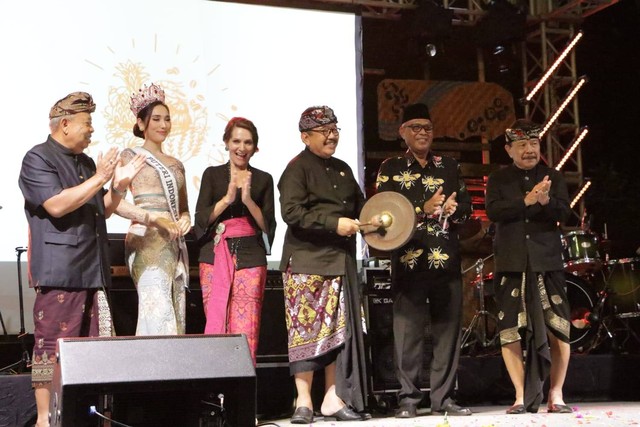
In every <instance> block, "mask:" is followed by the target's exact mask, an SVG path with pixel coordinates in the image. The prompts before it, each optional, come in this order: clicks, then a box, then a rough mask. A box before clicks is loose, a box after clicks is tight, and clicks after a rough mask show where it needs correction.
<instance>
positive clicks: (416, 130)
mask: <svg viewBox="0 0 640 427" xmlns="http://www.w3.org/2000/svg"><path fill="white" fill-rule="evenodd" d="M405 127H407V128H409V129H411V132H413V133H420V131H421V130H424V131H425V132H427V133H429V132H433V124H431V123H428V124H426V125H407V126H405Z"/></svg>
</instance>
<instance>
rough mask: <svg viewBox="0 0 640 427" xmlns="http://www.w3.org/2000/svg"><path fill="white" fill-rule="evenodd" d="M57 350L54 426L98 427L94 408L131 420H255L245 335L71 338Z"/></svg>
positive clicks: (148, 423)
mask: <svg viewBox="0 0 640 427" xmlns="http://www.w3.org/2000/svg"><path fill="white" fill-rule="evenodd" d="M56 356H57V359H58V363H57V365H56V367H55V370H54V376H53V383H52V390H51V402H50V407H49V410H50V413H49V417H50V425H51V426H52V427H54V426H95V425H97V423H98V421H99V418H98V416H97V415H94V414H92V411H93V408H94V407H95V408H96V409H97V410H98V411H99V412H102V411H104V412H106V413H109V414H110V418H111V419H113V420H114V421H117V422H120V423H124V424H126V425H135V426H169V425H171V426H202V425H206V426H209V425H218V424H215V423H220V424H219V425H223V424H222V421H224V422H226V424H224V425H231V426H249V425H255V415H256V373H255V369H254V367H253V362H252V360H251V355H250V353H249V346H248V344H247V340H246V338H245V337H244V336H243V335H179V336H148V337H105V338H64V339H59V340H58V343H57V346H56ZM110 400H111V401H112V402H113V404H112V405H110V404H109V403H108V402H109V401H110Z"/></svg>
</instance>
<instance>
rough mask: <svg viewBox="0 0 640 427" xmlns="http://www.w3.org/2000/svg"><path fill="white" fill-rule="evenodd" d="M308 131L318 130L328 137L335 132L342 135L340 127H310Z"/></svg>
mask: <svg viewBox="0 0 640 427" xmlns="http://www.w3.org/2000/svg"><path fill="white" fill-rule="evenodd" d="M307 132H318V133H321V134H322V135H323V136H324V137H325V138H328V137H329V135H331V134H332V133H335V134H336V135H340V128H329V129H309V130H308V131H307Z"/></svg>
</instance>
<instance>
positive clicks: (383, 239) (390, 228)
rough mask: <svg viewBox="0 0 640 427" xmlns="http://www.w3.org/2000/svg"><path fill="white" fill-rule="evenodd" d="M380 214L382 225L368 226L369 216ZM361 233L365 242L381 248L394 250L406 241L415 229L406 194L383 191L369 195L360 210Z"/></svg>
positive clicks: (412, 212)
mask: <svg viewBox="0 0 640 427" xmlns="http://www.w3.org/2000/svg"><path fill="white" fill-rule="evenodd" d="M376 215H380V221H381V222H382V225H381V226H379V227H376V226H374V225H371V222H370V221H371V218H373V217H374V216H376ZM360 222H361V224H360V232H361V233H362V237H363V238H364V240H365V242H367V244H368V245H369V246H371V247H372V248H375V249H378V250H381V251H393V250H395V249H398V248H399V247H401V246H402V245H404V244H405V243H407V242H408V241H409V240H410V239H411V237H413V233H414V232H415V230H416V223H417V221H416V214H415V212H414V209H413V205H412V204H411V202H410V201H409V199H407V198H406V197H405V196H403V195H402V194H400V193H396V192H393V191H383V192H382V193H378V194H376V195H375V196H373V197H371V198H370V199H369V200H367V202H366V203H365V204H364V206H363V207H362V211H360Z"/></svg>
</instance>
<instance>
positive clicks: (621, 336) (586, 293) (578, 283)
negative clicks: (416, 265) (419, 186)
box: [360, 192, 640, 354]
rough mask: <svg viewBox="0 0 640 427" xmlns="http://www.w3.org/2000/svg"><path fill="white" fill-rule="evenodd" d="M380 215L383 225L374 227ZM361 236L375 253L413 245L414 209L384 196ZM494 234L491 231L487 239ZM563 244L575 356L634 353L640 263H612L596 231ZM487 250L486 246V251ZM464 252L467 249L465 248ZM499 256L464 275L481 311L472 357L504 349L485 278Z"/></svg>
mask: <svg viewBox="0 0 640 427" xmlns="http://www.w3.org/2000/svg"><path fill="white" fill-rule="evenodd" d="M375 215H380V217H379V218H380V221H378V223H379V224H381V225H380V226H374V225H371V223H370V222H369V221H370V219H371V218H373V217H374V216H375ZM360 221H361V227H360V229H361V233H362V236H363V238H364V240H365V242H366V243H367V244H368V245H369V246H370V247H372V248H374V249H377V250H379V251H383V252H388V251H392V250H394V249H397V248H399V247H401V246H402V245H404V244H405V243H406V242H408V241H409V240H410V239H411V237H412V236H413V233H414V231H415V227H416V219H415V215H414V213H413V206H412V204H411V202H409V200H407V199H406V198H405V197H404V196H402V195H401V194H399V193H395V192H384V193H378V194H376V195H375V196H373V197H371V198H370V199H369V200H368V201H367V203H365V205H364V207H363V209H362V212H361V215H360ZM478 224H479V221H474V220H471V221H470V222H469V224H468V226H467V227H466V228H468V230H467V231H469V232H468V233H467V232H464V231H463V230H464V229H465V227H464V226H463V227H462V230H461V232H460V234H461V239H464V238H465V237H464V235H463V234H464V233H466V234H467V235H473V234H474V233H476V232H478V231H479V230H476V228H478V227H476V226H477V225H478ZM489 234H490V233H487V232H485V233H484V234H483V238H482V239H481V240H485V239H484V237H486V236H487V235H489ZM559 237H560V238H561V239H562V246H563V260H564V269H565V281H566V286H567V298H568V300H569V306H570V308H571V331H570V344H571V350H572V351H573V352H580V353H588V352H591V351H595V350H598V349H601V348H605V343H609V345H610V347H608V348H610V349H612V350H613V351H630V349H631V345H634V344H635V345H636V347H635V348H638V344H640V336H639V335H638V332H637V330H638V326H639V325H638V324H636V323H632V322H634V321H635V320H634V319H640V258H621V259H609V249H610V242H609V241H608V240H607V239H606V236H605V238H604V239H601V238H600V236H599V235H598V234H596V233H594V232H593V231H591V230H585V229H578V230H572V231H568V232H566V233H564V234H563V235H560V236H559ZM485 247H486V246H485ZM463 248H464V246H463ZM492 257H493V254H490V255H489V256H486V257H483V258H479V259H478V261H476V262H475V263H474V264H473V265H471V266H470V267H468V268H466V269H465V270H463V271H462V273H463V274H464V273H467V272H469V271H471V270H473V269H475V271H476V276H475V279H474V280H473V281H472V283H471V285H472V286H473V287H474V289H475V290H476V292H475V296H476V297H477V299H478V302H477V310H476V312H475V315H474V316H473V318H472V319H471V322H470V324H469V326H468V327H466V328H464V329H463V335H462V348H463V350H464V349H467V350H469V351H470V352H471V353H477V352H480V353H483V354H484V353H487V352H495V351H498V350H499V342H498V341H499V337H498V334H497V317H496V315H497V310H495V304H493V301H492V300H493V274H492V273H491V274H484V271H483V270H484V265H485V263H486V262H487V261H488V260H489V259H490V258H492Z"/></svg>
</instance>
